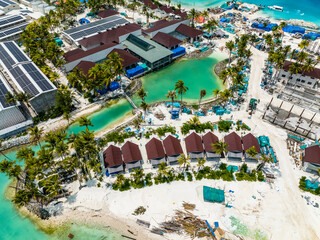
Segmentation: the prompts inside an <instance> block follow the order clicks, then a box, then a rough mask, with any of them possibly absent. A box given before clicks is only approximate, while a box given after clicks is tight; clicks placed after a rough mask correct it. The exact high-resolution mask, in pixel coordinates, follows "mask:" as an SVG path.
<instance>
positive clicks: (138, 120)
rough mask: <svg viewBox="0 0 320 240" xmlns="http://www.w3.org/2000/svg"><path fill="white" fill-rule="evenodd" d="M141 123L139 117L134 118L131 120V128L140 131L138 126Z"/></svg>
mask: <svg viewBox="0 0 320 240" xmlns="http://www.w3.org/2000/svg"><path fill="white" fill-rule="evenodd" d="M141 122H142V119H141V118H140V117H139V118H136V119H134V120H133V126H134V127H135V128H136V129H137V130H139V129H140V124H141Z"/></svg>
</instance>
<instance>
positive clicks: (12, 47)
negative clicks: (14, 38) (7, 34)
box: [4, 42, 29, 62]
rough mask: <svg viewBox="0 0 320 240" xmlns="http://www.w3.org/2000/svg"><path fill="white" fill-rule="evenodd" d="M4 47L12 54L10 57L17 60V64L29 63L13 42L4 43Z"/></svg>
mask: <svg viewBox="0 0 320 240" xmlns="http://www.w3.org/2000/svg"><path fill="white" fill-rule="evenodd" d="M4 45H5V46H6V47H7V48H8V50H9V51H10V52H11V53H12V55H13V56H14V57H15V58H16V59H17V60H18V62H25V61H29V59H28V58H27V57H26V55H25V54H24V53H23V52H22V51H21V50H20V49H19V48H18V46H17V45H16V44H14V43H13V42H5V43H4Z"/></svg>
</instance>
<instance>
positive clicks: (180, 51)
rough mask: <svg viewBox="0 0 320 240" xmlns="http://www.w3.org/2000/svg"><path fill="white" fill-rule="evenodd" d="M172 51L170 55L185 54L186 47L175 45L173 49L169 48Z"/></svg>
mask: <svg viewBox="0 0 320 240" xmlns="http://www.w3.org/2000/svg"><path fill="white" fill-rule="evenodd" d="M171 52H173V53H172V57H177V56H180V55H183V54H186V49H185V48H184V47H177V48H175V49H173V50H171Z"/></svg>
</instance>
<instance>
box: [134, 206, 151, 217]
mask: <svg viewBox="0 0 320 240" xmlns="http://www.w3.org/2000/svg"><path fill="white" fill-rule="evenodd" d="M146 211H147V209H146V208H145V207H143V206H140V207H137V208H136V209H135V210H134V212H133V213H132V215H135V216H137V215H143V214H144V213H145V212H146Z"/></svg>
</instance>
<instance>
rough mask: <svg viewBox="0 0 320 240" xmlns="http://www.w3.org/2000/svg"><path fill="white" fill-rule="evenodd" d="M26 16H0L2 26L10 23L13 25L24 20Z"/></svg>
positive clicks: (0, 25) (0, 26)
mask: <svg viewBox="0 0 320 240" xmlns="http://www.w3.org/2000/svg"><path fill="white" fill-rule="evenodd" d="M24 20H25V18H24V17H23V16H21V15H12V16H6V17H2V18H0V28H3V27H6V26H8V25H13V24H16V23H18V22H23V21H24Z"/></svg>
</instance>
